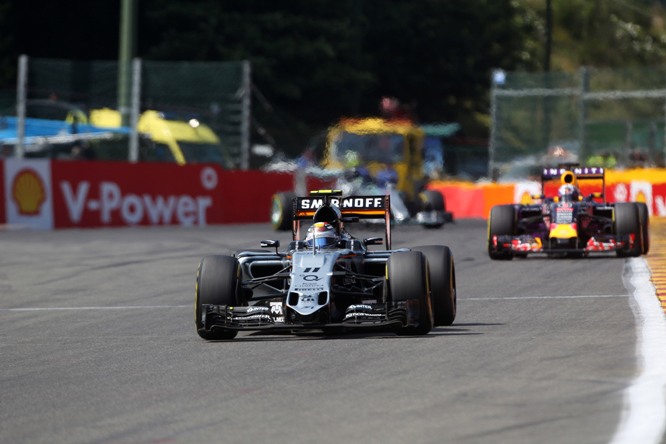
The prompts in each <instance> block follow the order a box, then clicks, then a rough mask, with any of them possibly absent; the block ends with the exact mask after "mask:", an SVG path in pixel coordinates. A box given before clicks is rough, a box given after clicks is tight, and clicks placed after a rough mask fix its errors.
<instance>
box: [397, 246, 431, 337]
mask: <svg viewBox="0 0 666 444" xmlns="http://www.w3.org/2000/svg"><path fill="white" fill-rule="evenodd" d="M386 267H387V273H388V276H387V277H388V279H387V286H388V292H389V295H390V299H391V301H392V302H393V303H394V304H395V305H400V303H404V304H402V305H404V306H405V307H406V309H407V323H406V325H405V326H404V327H402V328H400V329H398V330H397V334H399V335H425V334H428V332H429V331H430V330H432V327H433V324H434V320H433V312H432V303H431V298H430V288H429V287H428V268H427V263H426V258H425V256H424V255H423V254H422V253H421V252H419V251H405V252H399V253H393V254H392V255H391V257H390V258H389V260H388V263H387V265H386Z"/></svg>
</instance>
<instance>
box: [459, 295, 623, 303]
mask: <svg viewBox="0 0 666 444" xmlns="http://www.w3.org/2000/svg"><path fill="white" fill-rule="evenodd" d="M628 297H629V295H628V294H583V295H568V296H567V295H560V296H507V297H493V298H484V297H481V298H475V297H471V298H458V302H460V301H521V300H523V299H598V298H628Z"/></svg>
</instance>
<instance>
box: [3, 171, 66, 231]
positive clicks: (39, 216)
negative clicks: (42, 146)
mask: <svg viewBox="0 0 666 444" xmlns="http://www.w3.org/2000/svg"><path fill="white" fill-rule="evenodd" d="M3 164H4V165H3V166H4V168H3V173H4V178H3V186H4V190H3V191H4V192H3V196H4V205H3V207H4V217H5V223H6V224H8V225H10V226H13V227H16V228H32V229H40V230H50V229H52V228H53V227H54V225H53V195H52V193H51V169H50V167H49V166H50V162H49V161H48V160H43V159H32V160H18V159H13V158H10V159H5V160H4V162H3Z"/></svg>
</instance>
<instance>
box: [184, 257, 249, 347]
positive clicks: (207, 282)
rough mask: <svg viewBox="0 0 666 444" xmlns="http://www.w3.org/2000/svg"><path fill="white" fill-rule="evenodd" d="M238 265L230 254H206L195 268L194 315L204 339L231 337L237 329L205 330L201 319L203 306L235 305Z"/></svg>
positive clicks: (198, 329)
mask: <svg viewBox="0 0 666 444" xmlns="http://www.w3.org/2000/svg"><path fill="white" fill-rule="evenodd" d="M238 275H239V266H238V261H237V260H236V258H234V257H231V256H206V257H204V258H203V259H201V262H200V263H199V268H198V269H197V283H196V291H195V296H194V299H195V300H194V316H195V325H196V328H197V333H198V334H199V336H201V337H202V338H204V339H208V340H213V339H233V338H235V337H236V335H237V334H238V332H237V331H234V330H227V331H215V332H212V331H206V330H204V325H203V322H202V319H201V315H202V313H203V306H204V305H206V304H211V305H236V304H237V298H236V295H237V292H238Z"/></svg>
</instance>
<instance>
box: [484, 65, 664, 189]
mask: <svg viewBox="0 0 666 444" xmlns="http://www.w3.org/2000/svg"><path fill="white" fill-rule="evenodd" d="M490 96H491V109H490V114H491V116H490V117H491V130H490V141H489V150H488V151H489V153H488V155H489V165H488V169H489V174H493V175H494V176H495V177H497V176H500V177H501V176H503V175H507V176H508V177H509V178H512V179H513V178H517V177H515V176H512V171H513V173H516V172H517V171H518V170H520V166H523V167H524V168H523V172H528V171H529V169H530V167H531V166H535V167H541V166H543V165H544V164H552V163H557V162H558V161H561V160H562V161H575V162H579V163H586V164H597V165H600V166H606V167H636V166H638V167H648V166H656V167H663V166H664V160H665V158H666V151H665V150H666V143H665V142H664V138H665V137H666V134H665V132H664V126H665V122H666V67H664V66H660V67H649V68H646V67H642V68H625V69H598V68H589V67H584V68H581V69H580V70H578V71H577V72H573V73H563V72H557V73H556V72H551V73H525V72H505V71H502V70H497V71H495V72H494V73H493V76H492V81H491V94H490Z"/></svg>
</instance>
